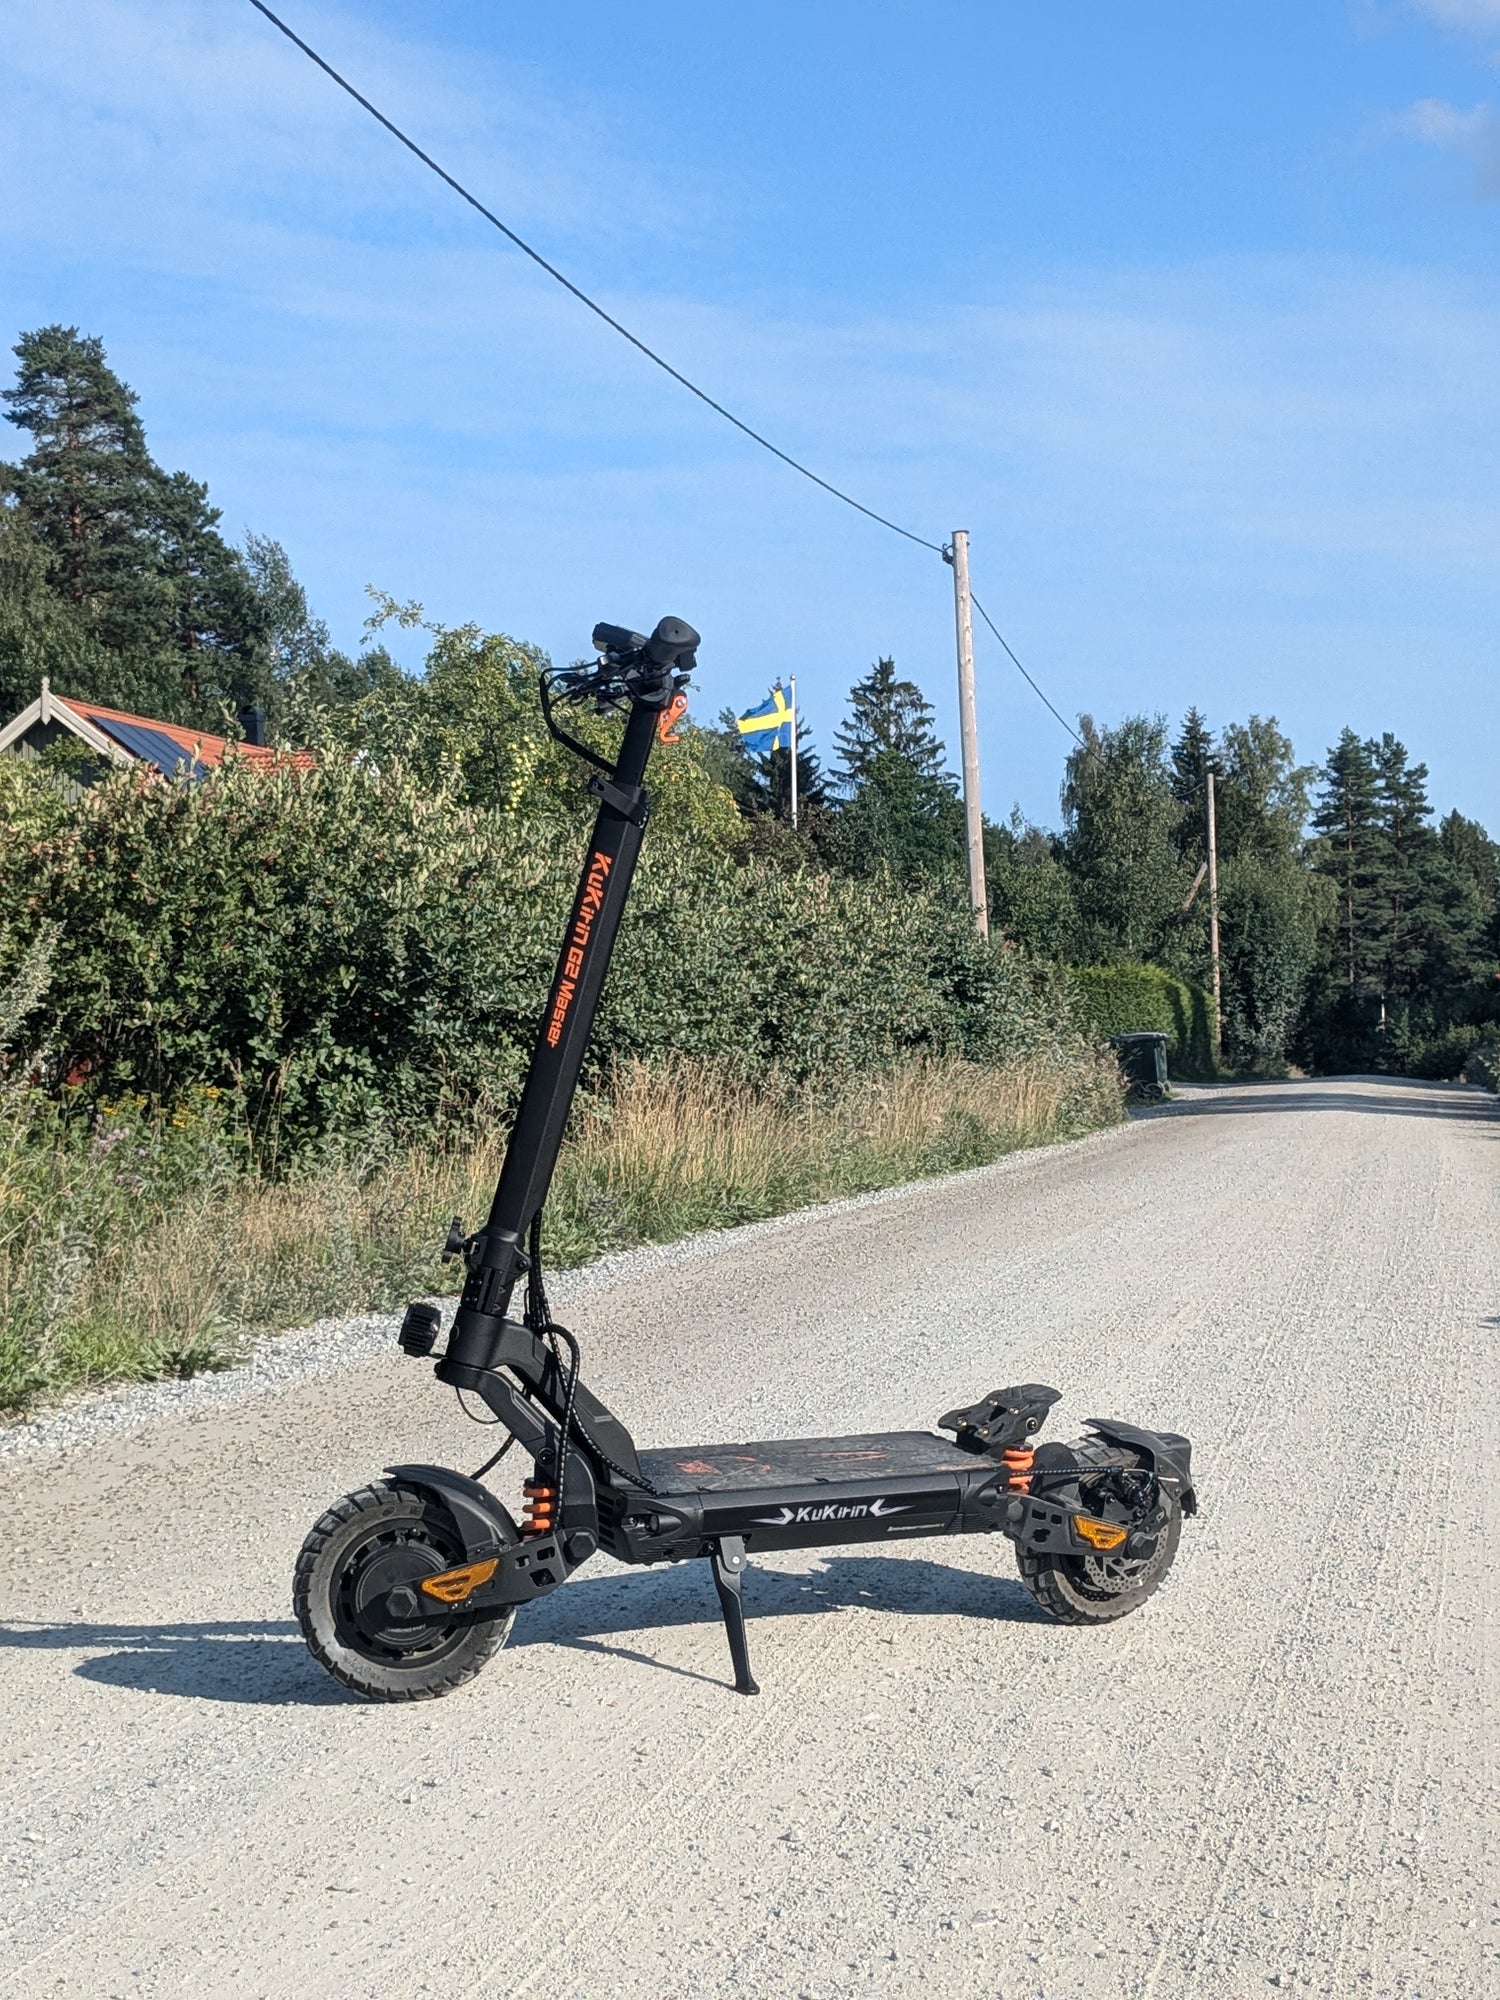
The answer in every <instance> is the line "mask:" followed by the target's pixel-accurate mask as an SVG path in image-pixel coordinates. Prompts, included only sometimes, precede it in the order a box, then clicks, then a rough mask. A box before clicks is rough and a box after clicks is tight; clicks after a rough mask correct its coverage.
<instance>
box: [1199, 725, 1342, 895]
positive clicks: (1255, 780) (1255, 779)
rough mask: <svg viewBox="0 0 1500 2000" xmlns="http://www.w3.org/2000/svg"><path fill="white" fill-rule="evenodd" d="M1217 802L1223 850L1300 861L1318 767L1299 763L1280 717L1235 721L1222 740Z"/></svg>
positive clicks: (1230, 856) (1229, 855) (1229, 856)
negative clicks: (1280, 723) (1278, 722)
mask: <svg viewBox="0 0 1500 2000" xmlns="http://www.w3.org/2000/svg"><path fill="white" fill-rule="evenodd" d="M1216 769H1217V772H1218V780H1217V783H1216V784H1215V787H1214V803H1215V812H1216V818H1217V821H1218V826H1217V832H1218V841H1219V854H1220V856H1221V858H1222V859H1224V860H1230V861H1232V860H1235V859H1236V858H1237V857H1239V856H1240V855H1248V854H1255V855H1259V856H1260V857H1261V859H1263V860H1266V861H1283V862H1289V863H1297V864H1300V863H1301V860H1302V852H1303V844H1304V839H1305V830H1306V827H1307V820H1308V814H1309V813H1310V811H1311V810H1312V805H1311V797H1312V786H1313V782H1314V780H1315V779H1316V778H1317V775H1318V773H1317V769H1316V767H1315V766H1314V765H1312V764H1299V763H1298V762H1297V758H1296V752H1295V751H1294V750H1293V748H1292V741H1291V738H1290V737H1289V736H1286V735H1284V734H1283V732H1282V731H1281V729H1280V728H1279V727H1278V725H1277V721H1276V718H1275V716H1274V715H1268V716H1264V717H1263V716H1259V715H1252V716H1251V717H1250V719H1249V720H1248V721H1247V722H1231V723H1229V724H1228V725H1227V726H1226V728H1225V730H1224V732H1223V735H1222V736H1221V738H1220V740H1219V759H1218V764H1217V766H1216Z"/></svg>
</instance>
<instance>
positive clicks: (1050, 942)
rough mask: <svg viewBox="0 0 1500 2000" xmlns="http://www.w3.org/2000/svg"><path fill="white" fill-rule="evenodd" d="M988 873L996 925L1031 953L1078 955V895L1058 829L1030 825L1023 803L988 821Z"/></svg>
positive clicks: (1058, 960) (1068, 959)
mask: <svg viewBox="0 0 1500 2000" xmlns="http://www.w3.org/2000/svg"><path fill="white" fill-rule="evenodd" d="M984 873H985V882H986V885H987V888H988V893H989V904H990V923H991V926H992V927H993V928H994V929H995V930H996V931H998V932H1000V933H1001V934H1003V935H1004V936H1005V937H1006V938H1008V939H1009V940H1010V942H1011V943H1012V944H1014V945H1018V946H1019V947H1020V949H1021V950H1022V951H1024V952H1025V953H1026V955H1027V956H1028V957H1029V958H1034V959H1041V960H1050V961H1052V962H1053V963H1055V964H1059V965H1071V964H1073V963H1074V962H1075V961H1076V960H1077V958H1078V955H1079V946H1080V927H1079V918H1078V897H1077V895H1076V893H1075V891H1074V887H1073V878H1072V876H1071V875H1070V874H1069V872H1068V866H1067V862H1066V861H1065V860H1064V858H1063V855H1062V852H1061V848H1060V843H1059V842H1058V840H1057V837H1056V835H1055V834H1051V833H1049V832H1048V831H1047V830H1046V828H1045V827H1040V826H1030V825H1028V824H1027V822H1026V820H1025V819H1024V818H1023V817H1022V814H1021V809H1020V807H1019V806H1018V807H1017V808H1016V810H1015V811H1014V812H1013V813H1012V814H1011V816H1010V820H1009V823H1008V824H1007V825H1005V826H995V825H993V824H992V823H991V822H989V821H986V823H985V829H984Z"/></svg>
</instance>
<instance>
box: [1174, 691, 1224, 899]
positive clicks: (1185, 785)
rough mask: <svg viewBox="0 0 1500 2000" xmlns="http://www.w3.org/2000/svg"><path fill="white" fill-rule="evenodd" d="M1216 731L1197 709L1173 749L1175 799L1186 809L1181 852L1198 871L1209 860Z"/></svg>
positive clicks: (1178, 834)
mask: <svg viewBox="0 0 1500 2000" xmlns="http://www.w3.org/2000/svg"><path fill="white" fill-rule="evenodd" d="M1216 768H1217V766H1216V761H1215V744H1214V738H1213V731H1212V730H1211V729H1210V728H1209V726H1208V723H1207V722H1206V721H1205V719H1204V717H1203V716H1202V715H1201V714H1200V712H1199V711H1198V709H1197V708H1196V707H1194V708H1190V709H1189V710H1188V712H1187V714H1186V715H1185V716H1184V717H1183V718H1182V728H1181V731H1180V732H1179V734H1178V737H1177V741H1176V742H1175V743H1174V744H1173V745H1172V779H1171V784H1172V796H1173V798H1174V799H1176V801H1177V803H1178V805H1179V806H1181V808H1182V813H1181V816H1180V818H1179V819H1178V822H1177V830H1176V834H1175V840H1176V845H1177V852H1178V853H1179V854H1180V855H1181V856H1182V858H1183V860H1184V861H1189V862H1191V863H1192V865H1193V866H1194V867H1195V868H1196V867H1197V865H1198V863H1199V862H1200V861H1204V860H1206V859H1207V858H1208V774H1209V771H1210V770H1213V769H1216Z"/></svg>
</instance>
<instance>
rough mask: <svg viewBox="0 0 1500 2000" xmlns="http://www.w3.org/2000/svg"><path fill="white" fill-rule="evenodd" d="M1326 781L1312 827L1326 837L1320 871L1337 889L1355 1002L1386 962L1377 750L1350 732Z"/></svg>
mask: <svg viewBox="0 0 1500 2000" xmlns="http://www.w3.org/2000/svg"><path fill="white" fill-rule="evenodd" d="M1322 777H1323V794H1322V797H1321V798H1320V799H1319V801H1318V805H1317V810H1316V811H1315V813H1314V814H1313V825H1314V826H1315V827H1316V828H1317V830H1318V832H1319V833H1320V834H1322V836H1323V850H1322V854H1321V857H1320V860H1319V866H1320V867H1321V868H1322V870H1323V872H1324V873H1325V874H1327V875H1329V876H1331V877H1332V879H1333V881H1334V883H1335V884H1336V885H1337V889H1338V939H1339V945H1338V955H1337V962H1338V976H1339V983H1340V984H1341V985H1342V986H1343V987H1344V988H1345V990H1346V991H1347V992H1348V993H1349V994H1350V995H1351V996H1352V995H1354V994H1356V993H1357V992H1358V991H1359V990H1360V989H1361V987H1368V986H1370V985H1371V984H1372V983H1373V982H1374V981H1375V980H1376V979H1377V978H1378V976H1379V973H1380V971H1381V969H1382V965H1383V959H1384V952H1383V949H1382V946H1383V943H1384V938H1383V927H1382V922H1381V908H1380V902H1381V896H1380V891H1381V884H1382V878H1383V875H1384V869H1385V829H1384V827H1383V825H1382V823H1381V813H1380V781H1379V774H1378V772H1377V771H1376V768H1375V755H1374V751H1373V748H1372V746H1371V745H1370V744H1368V743H1365V742H1362V741H1361V740H1360V738H1359V737H1357V736H1356V735H1355V733H1354V731H1353V730H1352V729H1345V730H1344V731H1343V733H1342V734H1341V735H1340V737H1339V740H1338V742H1337V743H1336V744H1334V746H1333V748H1332V749H1331V750H1330V751H1329V753H1328V762H1327V763H1326V764H1325V765H1324V767H1323V774H1322Z"/></svg>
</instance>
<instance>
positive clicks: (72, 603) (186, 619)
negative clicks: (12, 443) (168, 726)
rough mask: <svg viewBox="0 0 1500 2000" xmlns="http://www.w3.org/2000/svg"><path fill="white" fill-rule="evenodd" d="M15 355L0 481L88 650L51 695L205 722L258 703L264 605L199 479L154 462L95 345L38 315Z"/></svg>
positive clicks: (264, 679) (124, 394)
mask: <svg viewBox="0 0 1500 2000" xmlns="http://www.w3.org/2000/svg"><path fill="white" fill-rule="evenodd" d="M15 353H16V357H17V360H18V362H19V368H18V371H17V378H16V384H15V387H14V388H11V389H7V390H6V391H5V392H4V400H5V402H6V403H7V404H8V405H9V409H8V411H7V414H8V416H9V419H10V421H11V422H12V423H13V424H15V425H17V426H18V428H20V429H21V430H23V431H26V432H29V434H30V436H31V450H30V452H29V453H28V454H27V456H26V457H25V458H24V459H23V460H22V462H21V463H20V464H19V465H17V466H10V467H7V468H5V469H4V484H5V486H6V488H7V490H8V491H9V493H10V495H11V496H12V501H13V504H14V506H15V508H16V510H17V512H18V514H19V516H20V517H21V518H22V520H24V522H25V524H26V527H27V529H28V531H29V532H30V533H31V534H32V535H33V536H34V537H35V539H36V541H37V542H38V544H39V545H40V546H41V548H42V549H43V550H44V551H45V552H46V554H47V555H48V556H49V557H50V559H51V567H50V577H51V587H52V588H53V589H54V590H55V591H56V592H57V593H58V595H59V596H60V597H61V598H62V599H63V601H64V603H65V604H66V606H67V607H68V610H69V612H70V614H71V616H72V618H73V619H74V620H75V621H76V623H77V625H78V628H79V630H80V631H82V632H83V633H84V634H86V635H87V637H88V638H89V639H90V640H91V641H92V642H94V648H95V651H94V653H93V654H92V655H91V668H90V671H89V672H87V673H84V674H82V675H81V677H80V678H77V679H74V678H72V677H70V685H69V686H68V687H66V688H63V689H61V690H60V692H65V693H68V692H71V693H75V694H81V695H88V696H90V697H91V698H92V699H94V700H104V701H109V702H112V703H114V704H115V705H117V706H119V707H122V708H133V709H137V710H139V711H141V712H142V713H144V714H147V715H152V716H158V717H160V718H161V719H162V720H163V721H167V722H185V723H190V724H198V725H201V726H204V727H207V728H216V727H219V726H221V724H222V721H223V715H224V711H225V709H226V708H228V709H234V708H237V707H239V706H240V705H241V704H243V703H244V702H246V701H248V700H258V701H262V702H264V701H265V699H266V696H267V692H268V685H267V683H268V675H269V666H270V662H269V655H268V648H267V644H266V626H267V621H266V617H265V612H264V609H263V607H262V606H261V604H260V602H259V599H258V597H257V593H256V589H255V585H254V582H253V580H252V578H251V575H250V572H249V570H248V569H247V568H246V566H245V563H244V560H243V559H242V558H241V557H240V555H239V554H238V553H237V552H236V551H235V550H234V549H231V548H230V547H229V546H228V544H227V543H226V542H225V541H224V539H223V537H222V536H221V535H220V533H219V529H218V521H219V515H218V511H217V509H216V508H214V507H212V506H211V505H210V504H209V499H208V490H207V488H206V487H205V486H203V485H202V484H201V483H200V482H199V481H198V480H195V479H191V478H189V476H188V475H187V474H186V473H185V472H177V473H172V474H168V473H166V472H164V471H163V470H162V469H161V467H160V466H158V465H157V464H155V463H154V461H153V460H152V458H151V456H150V453H149V452H148V451H147V449H146V438H145V432H144V431H143V429H142V427H141V422H140V419H139V417H138V416H137V415H136V396H135V392H134V391H133V390H132V389H130V388H129V387H127V385H126V384H125V383H124V382H122V381H121V380H120V378H119V377H118V376H117V375H116V374H115V373H114V371H113V369H111V367H110V366H109V362H108V359H107V357H106V355H105V352H104V347H103V343H102V342H100V341H99V340H97V339H94V338H92V337H85V336H83V335H81V334H80V333H79V331H78V329H77V328H76V327H68V326H48V327H42V328H40V329H39V330H38V331H37V332H35V333H28V334H23V335H22V337H21V339H20V341H19V342H18V343H17V345H16V349H15ZM87 683H92V684H91V685H89V684H87ZM29 692H31V693H34V692H35V689H34V688H33V689H31V690H30V691H29Z"/></svg>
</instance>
